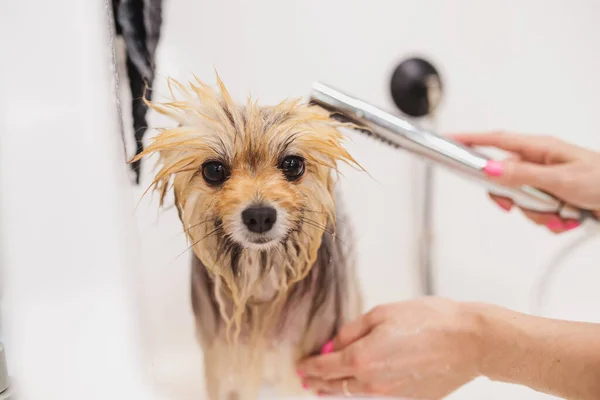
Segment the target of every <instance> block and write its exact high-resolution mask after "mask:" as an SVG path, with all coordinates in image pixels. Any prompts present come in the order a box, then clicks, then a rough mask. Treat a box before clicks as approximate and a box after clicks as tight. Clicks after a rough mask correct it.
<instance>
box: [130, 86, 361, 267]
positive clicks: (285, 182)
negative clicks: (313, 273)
mask: <svg viewBox="0 0 600 400" xmlns="http://www.w3.org/2000/svg"><path fill="white" fill-rule="evenodd" d="M170 83H171V86H172V88H174V89H177V92H178V94H179V95H180V97H179V98H177V97H176V96H175V95H174V94H173V90H172V92H171V93H172V95H173V99H172V101H171V102H168V103H160V104H151V107H153V108H154V109H156V110H157V111H159V112H161V113H163V114H166V115H168V116H170V117H171V118H172V119H174V120H175V121H176V122H178V123H179V126H178V127H176V128H173V129H168V130H163V131H162V132H160V133H159V134H158V135H157V136H156V137H155V138H154V140H153V143H152V144H151V145H150V146H149V147H148V148H147V149H146V151H144V153H142V156H143V155H146V154H150V153H154V152H157V153H159V154H160V159H161V170H160V171H159V172H158V174H157V175H156V177H155V180H154V185H155V186H156V187H157V188H158V189H159V190H161V191H162V196H163V197H164V194H165V193H166V191H167V186H168V183H169V180H170V179H171V178H173V180H172V182H173V187H174V193H175V197H176V205H177V207H178V210H179V213H180V218H181V219H182V222H183V224H184V228H185V231H186V233H187V235H188V237H189V240H190V241H191V244H192V247H193V249H194V252H195V253H196V255H197V256H198V257H199V258H200V259H201V260H202V261H203V263H204V264H205V265H206V266H207V268H212V269H213V270H214V271H216V273H219V274H225V275H230V273H231V274H232V275H231V276H232V277H235V276H236V274H239V271H236V268H238V266H239V265H238V264H239V262H240V259H242V260H249V261H251V260H252V258H253V257H254V258H255V259H259V258H261V259H263V260H265V261H264V263H266V259H267V258H268V257H270V256H271V255H273V254H277V255H279V256H281V257H282V258H283V259H286V260H288V266H287V268H292V269H297V268H300V269H301V268H305V267H306V264H310V263H311V262H312V261H314V257H316V249H317V248H318V245H319V243H320V240H321V236H322V234H323V232H324V231H325V230H326V227H327V226H328V224H330V223H331V222H332V217H333V212H334V197H333V185H334V184H333V176H332V172H333V171H335V170H337V164H338V162H339V161H344V162H348V163H354V160H353V159H352V158H351V156H350V155H349V154H348V153H347V152H346V150H345V149H344V148H343V146H342V138H343V137H342V135H341V134H340V132H339V131H338V129H339V127H340V125H339V123H337V122H335V121H333V120H331V119H329V118H328V115H327V114H325V113H324V112H323V111H322V110H320V109H316V108H314V107H308V106H306V105H301V104H299V102H297V101H287V102H283V103H281V104H279V105H277V106H274V107H259V106H257V105H256V103H254V102H251V101H248V103H247V104H246V105H245V106H242V107H241V106H238V105H236V104H235V103H234V102H233V100H232V99H231V98H230V96H229V94H228V93H227V91H226V90H225V88H224V87H223V85H222V83H221V81H220V80H219V81H218V83H219V85H220V89H221V90H220V93H219V92H217V91H215V90H213V89H212V88H210V87H208V86H207V85H205V84H203V83H201V82H196V83H191V84H190V85H189V86H183V85H181V84H179V83H177V82H174V81H171V82H170ZM294 259H297V260H300V261H303V265H304V266H303V267H297V266H296V265H295V264H294V262H292V261H291V260H294ZM311 259H312V260H311ZM246 264H248V263H246ZM227 269H229V270H230V271H229V272H228V271H226V270H227Z"/></svg>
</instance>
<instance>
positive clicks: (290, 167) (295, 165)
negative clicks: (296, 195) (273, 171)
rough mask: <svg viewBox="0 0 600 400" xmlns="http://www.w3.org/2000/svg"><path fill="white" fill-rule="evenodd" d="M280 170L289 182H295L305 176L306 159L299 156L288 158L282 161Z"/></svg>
mask: <svg viewBox="0 0 600 400" xmlns="http://www.w3.org/2000/svg"><path fill="white" fill-rule="evenodd" d="M279 168H280V169H281V170H282V171H283V174H284V175H285V177H286V178H287V179H288V180H290V181H295V180H296V179H299V178H300V177H301V176H302V175H303V174H304V159H303V158H302V157H298V156H287V157H285V158H284V159H283V160H282V161H281V163H280V164H279Z"/></svg>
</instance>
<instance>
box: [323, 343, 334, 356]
mask: <svg viewBox="0 0 600 400" xmlns="http://www.w3.org/2000/svg"><path fill="white" fill-rule="evenodd" d="M332 351H333V340H330V341H329V342H327V343H325V344H324V345H323V347H322V348H321V354H327V353H331V352H332Z"/></svg>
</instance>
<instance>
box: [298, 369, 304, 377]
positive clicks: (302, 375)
mask: <svg viewBox="0 0 600 400" xmlns="http://www.w3.org/2000/svg"><path fill="white" fill-rule="evenodd" d="M296 374H297V375H298V376H299V377H300V378H304V374H303V373H302V372H300V371H296Z"/></svg>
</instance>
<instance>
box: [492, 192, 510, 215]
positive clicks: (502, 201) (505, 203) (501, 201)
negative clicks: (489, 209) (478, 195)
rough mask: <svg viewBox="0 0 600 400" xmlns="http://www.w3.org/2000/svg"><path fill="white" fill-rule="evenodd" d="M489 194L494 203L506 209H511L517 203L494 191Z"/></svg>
mask: <svg viewBox="0 0 600 400" xmlns="http://www.w3.org/2000/svg"><path fill="white" fill-rule="evenodd" d="M488 195H489V196H490V198H491V199H492V200H493V201H494V203H496V204H498V206H499V207H500V208H502V209H503V210H504V211H510V210H511V209H512V208H513V206H514V205H515V203H514V202H513V201H512V200H511V199H509V198H508V197H502V196H498V195H495V194H492V193H488Z"/></svg>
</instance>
